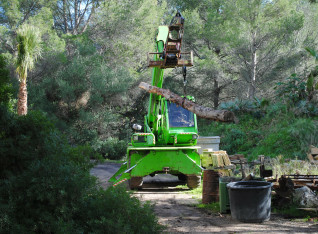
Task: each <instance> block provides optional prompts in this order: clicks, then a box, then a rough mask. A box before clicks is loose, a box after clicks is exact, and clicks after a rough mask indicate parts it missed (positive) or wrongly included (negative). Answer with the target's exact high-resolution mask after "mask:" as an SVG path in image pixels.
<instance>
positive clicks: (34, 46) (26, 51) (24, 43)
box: [17, 24, 41, 81]
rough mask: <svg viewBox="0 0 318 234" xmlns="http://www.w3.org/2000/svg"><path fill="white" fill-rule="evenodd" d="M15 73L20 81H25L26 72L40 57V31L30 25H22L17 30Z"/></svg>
mask: <svg viewBox="0 0 318 234" xmlns="http://www.w3.org/2000/svg"><path fill="white" fill-rule="evenodd" d="M17 42H18V45H17V48H18V57H17V73H18V74H19V79H20V81H22V80H26V78H27V75H28V71H31V70H32V69H33V68H34V66H35V61H36V60H37V59H38V57H40V55H41V35H40V31H39V30H38V29H37V28H35V27H33V26H32V25H28V24H23V25H21V27H20V28H19V29H18V30H17Z"/></svg>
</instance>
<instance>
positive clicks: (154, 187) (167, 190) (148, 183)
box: [91, 163, 318, 233]
mask: <svg viewBox="0 0 318 234" xmlns="http://www.w3.org/2000/svg"><path fill="white" fill-rule="evenodd" d="M119 167H120V165H119V164H115V163H104V164H99V165H96V166H95V167H94V168H93V169H92V170H91V174H92V175H94V176H96V177H98V178H99V180H100V181H101V186H102V187H103V188H107V187H108V186H110V184H109V183H108V182H107V180H108V179H109V178H110V177H111V176H112V175H113V174H114V173H115V172H116V171H117V170H118V168H119ZM178 184H180V182H179V181H178V180H177V178H176V177H174V176H171V175H159V176H158V175H156V176H155V177H150V176H147V177H145V178H144V184H143V188H142V190H140V191H137V192H135V194H134V195H135V196H136V197H138V198H139V199H140V200H141V201H145V202H146V201H150V202H151V203H153V204H154V211H155V213H156V215H157V216H158V220H159V223H160V224H162V225H164V226H166V230H165V232H167V233H206V232H209V233H211V232H221V233H261V232H268V233H318V224H317V223H314V222H305V221H295V220H288V219H284V218H283V217H281V216H279V215H275V214H272V215H271V219H270V220H269V221H267V222H264V223H261V224H252V223H241V222H238V221H236V220H233V219H232V218H231V215H229V214H226V215H221V214H219V213H214V212H208V211H206V210H202V209H198V208H196V207H195V205H196V204H198V201H197V200H196V199H194V198H193V197H192V195H190V194H186V193H184V192H185V191H186V190H187V189H182V188H176V187H175V185H178Z"/></svg>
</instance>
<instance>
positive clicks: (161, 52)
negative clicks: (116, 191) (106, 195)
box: [109, 12, 202, 189]
mask: <svg viewBox="0 0 318 234" xmlns="http://www.w3.org/2000/svg"><path fill="white" fill-rule="evenodd" d="M184 21H185V20H184V18H183V16H182V15H181V14H180V13H179V12H177V14H176V15H175V16H174V17H173V19H172V21H171V23H170V25H165V26H159V29H158V35H157V37H156V48H157V52H155V53H148V66H149V67H152V68H153V73H152V85H153V86H156V87H159V88H162V85H163V78H164V69H166V68H175V67H182V70H183V76H184V85H185V83H186V79H185V77H186V67H188V66H193V54H192V52H188V53H182V52H181V45H182V37H183V32H184ZM186 98H188V99H190V100H194V98H193V97H191V96H187V97H186ZM133 128H134V129H135V133H134V134H133V135H132V137H131V143H129V145H128V148H127V161H126V162H125V163H124V164H123V165H122V166H121V167H120V169H119V170H118V171H117V172H116V173H115V174H114V175H113V176H112V177H111V178H110V179H109V181H110V182H112V183H113V186H117V185H119V184H120V183H123V182H124V181H126V180H128V182H129V187H130V189H139V188H141V187H142V184H143V177H144V176H147V175H151V176H153V175H155V174H160V173H164V174H166V173H168V174H172V175H175V176H178V178H179V179H180V180H183V181H185V182H186V183H187V186H188V187H189V188H190V189H193V188H196V187H198V186H199V185H200V181H201V173H202V168H201V163H200V155H199V153H198V149H199V148H200V147H198V146H197V139H198V129H197V118H196V115H195V114H194V113H192V112H190V111H188V110H186V109H184V108H182V107H180V106H177V105H176V104H175V103H172V102H170V101H168V100H166V99H165V98H164V97H162V96H160V95H157V94H153V93H151V94H150V99H149V108H148V114H147V115H146V116H145V120H144V127H143V129H144V131H143V132H140V130H141V129H142V127H141V126H139V125H137V124H134V125H133Z"/></svg>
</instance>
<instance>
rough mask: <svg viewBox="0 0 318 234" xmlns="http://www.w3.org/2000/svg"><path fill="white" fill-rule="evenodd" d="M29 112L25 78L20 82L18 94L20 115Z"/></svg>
mask: <svg viewBox="0 0 318 234" xmlns="http://www.w3.org/2000/svg"><path fill="white" fill-rule="evenodd" d="M27 113H28V91H27V84H26V81H25V80H22V81H21V82H20V88H19V95H18V115H26V114H27Z"/></svg>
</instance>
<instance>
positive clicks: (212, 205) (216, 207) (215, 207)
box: [197, 202, 220, 213]
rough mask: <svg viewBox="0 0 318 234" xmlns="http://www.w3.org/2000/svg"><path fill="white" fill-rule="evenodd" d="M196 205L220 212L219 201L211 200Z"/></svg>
mask: <svg viewBox="0 0 318 234" xmlns="http://www.w3.org/2000/svg"><path fill="white" fill-rule="evenodd" d="M197 207H198V208H201V209H206V210H210V211H212V212H215V213H219V212H220V203H219V202H213V203H210V204H202V203H201V204H198V205H197Z"/></svg>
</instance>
